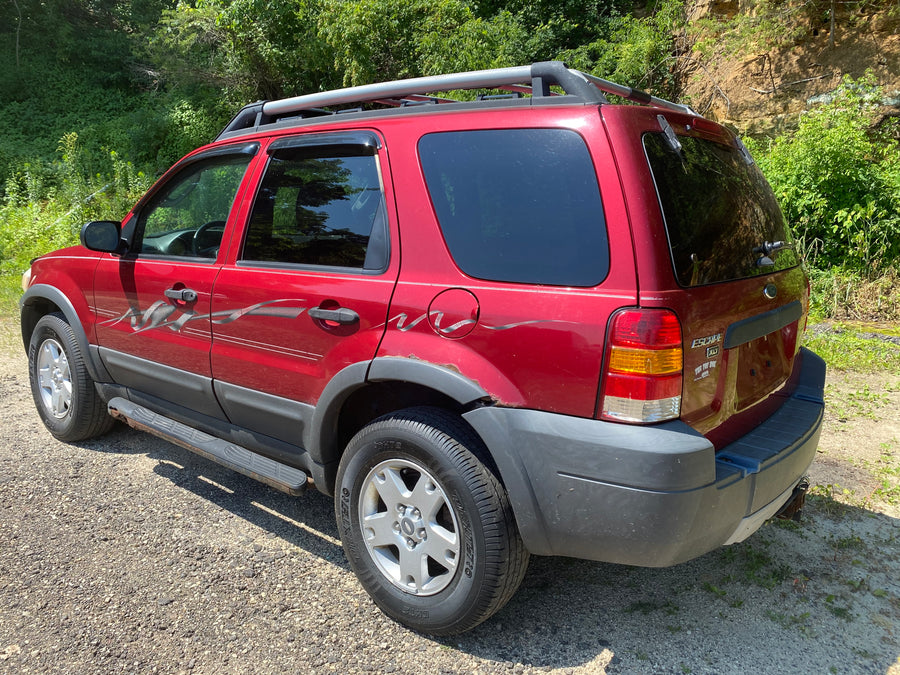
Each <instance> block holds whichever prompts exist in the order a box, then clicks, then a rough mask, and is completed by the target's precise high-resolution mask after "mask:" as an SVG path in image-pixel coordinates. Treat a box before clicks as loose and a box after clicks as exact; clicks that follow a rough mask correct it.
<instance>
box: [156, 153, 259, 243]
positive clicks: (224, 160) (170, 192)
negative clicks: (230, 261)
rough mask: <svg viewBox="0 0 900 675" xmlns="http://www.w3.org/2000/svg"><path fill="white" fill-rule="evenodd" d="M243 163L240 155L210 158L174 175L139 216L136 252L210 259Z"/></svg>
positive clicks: (231, 201) (217, 241) (226, 217)
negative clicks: (138, 239)
mask: <svg viewBox="0 0 900 675" xmlns="http://www.w3.org/2000/svg"><path fill="white" fill-rule="evenodd" d="M249 163H250V158H249V157H247V156H246V155H235V156H228V157H216V158H213V159H209V160H206V161H202V160H201V161H199V162H197V163H195V164H192V165H190V166H188V167H187V168H186V169H185V170H184V171H182V172H181V173H180V174H178V175H176V176H175V177H174V178H173V179H172V180H170V181H169V182H168V183H167V184H166V185H165V186H163V188H162V190H160V192H159V193H157V194H156V195H154V197H153V199H152V200H151V202H150V203H149V204H148V205H147V206H146V207H145V208H144V209H143V211H142V213H141V224H142V225H143V235H142V239H141V246H140V249H139V250H140V253H141V254H142V255H143V254H158V255H167V256H188V257H194V258H208V259H215V257H216V255H217V254H218V251H219V245H220V244H221V241H222V235H223V234H224V232H225V221H226V220H227V219H228V213H229V211H231V207H232V204H233V203H234V198H235V195H236V194H237V190H238V187H239V186H240V184H241V179H242V178H243V177H244V172H245V171H246V169H247V165H248V164H249Z"/></svg>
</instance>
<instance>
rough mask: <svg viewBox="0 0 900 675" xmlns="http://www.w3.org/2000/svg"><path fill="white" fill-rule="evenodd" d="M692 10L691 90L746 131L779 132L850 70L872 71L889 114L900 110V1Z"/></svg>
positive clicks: (715, 4) (698, 3) (704, 1)
mask: <svg viewBox="0 0 900 675" xmlns="http://www.w3.org/2000/svg"><path fill="white" fill-rule="evenodd" d="M831 7H834V8H835V16H834V18H835V21H834V28H833V30H832V25H831V19H830V16H831V15H830V12H831ZM688 17H689V21H690V23H689V28H688V30H687V32H686V36H685V40H684V44H685V45H688V48H687V49H686V51H685V53H684V54H682V59H681V63H680V66H679V67H681V68H683V70H684V71H685V72H688V73H690V74H689V76H688V77H687V78H686V90H685V94H686V96H687V97H688V98H689V99H690V100H691V101H692V102H693V105H694V106H695V108H697V109H698V110H699V111H701V112H703V113H704V114H706V115H708V116H710V117H713V118H714V119H717V120H720V121H726V122H729V123H731V124H734V125H735V126H736V127H738V128H739V129H740V130H741V131H742V132H744V133H770V134H771V133H778V132H781V131H783V130H784V129H786V128H790V127H793V126H796V123H797V117H798V115H799V114H800V113H801V112H802V111H803V110H805V109H807V108H808V107H809V105H810V101H811V100H816V97H821V96H823V95H827V94H828V92H831V91H834V89H836V88H837V86H838V85H839V84H840V82H841V78H842V77H843V76H844V75H849V76H851V77H852V78H854V79H858V78H860V77H862V76H863V75H864V74H865V73H866V71H871V72H872V73H873V74H874V76H875V79H876V81H877V84H879V85H880V86H881V88H882V92H883V94H884V102H885V103H886V105H885V107H884V108H883V109H882V113H883V114H884V115H890V116H900V9H898V8H897V6H896V3H888V2H871V3H845V2H835V3H830V2H828V1H827V0H793V1H791V2H779V3H763V2H759V1H756V2H746V1H738V0H694V2H692V3H690V4H689V8H688Z"/></svg>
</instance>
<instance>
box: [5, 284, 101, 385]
mask: <svg viewBox="0 0 900 675" xmlns="http://www.w3.org/2000/svg"><path fill="white" fill-rule="evenodd" d="M38 302H48V303H52V304H53V305H55V306H56V307H57V308H58V310H59V311H60V312H62V314H63V316H64V317H65V318H66V321H67V322H68V324H69V325H70V326H71V327H72V331H73V332H74V333H75V340H76V341H77V342H78V347H79V348H80V349H81V353H82V354H84V357H85V359H84V360H85V364H86V365H87V368H88V373H89V374H90V376H91V379H93V380H94V381H95V382H109V381H110V377H109V373H107V372H106V368H104V367H103V365H102V364H101V363H99V361H98V359H97V353H96V350H92V349H91V345H90V343H89V342H88V339H87V334H86V333H85V331H84V325H83V324H82V323H81V319H79V318H78V312H76V311H75V306H74V305H73V304H72V301H71V300H69V298H68V297H67V296H66V294H65V293H63V292H62V291H61V290H59V289H58V288H56V287H55V286H49V285H47V284H35V285H34V286H32V287H31V288H29V289H28V290H27V291H25V294H24V295H23V296H22V297H21V298H20V299H19V312H20V317H19V320H20V325H21V330H22V344H23V345H24V347H25V352H26V353H27V352H28V346H29V344H30V343H31V334H32V332H33V331H34V326H35V324H37V322H38V321H40V319H41V317H42V316H43V313H40V312H38V311H37V310H35V309H33V308H32V307H33V305H35V304H36V303H38Z"/></svg>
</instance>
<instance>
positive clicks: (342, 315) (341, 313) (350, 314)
mask: <svg viewBox="0 0 900 675" xmlns="http://www.w3.org/2000/svg"><path fill="white" fill-rule="evenodd" d="M307 313H308V314H309V315H310V316H311V317H312V318H313V319H319V320H320V321H334V322H335V323H340V324H344V325H347V324H351V323H356V322H357V321H359V314H357V313H356V312H354V311H353V310H352V309H348V308H347V307H340V308H338V309H322V308H320V307H313V308H312V309H310V310H309V312H307Z"/></svg>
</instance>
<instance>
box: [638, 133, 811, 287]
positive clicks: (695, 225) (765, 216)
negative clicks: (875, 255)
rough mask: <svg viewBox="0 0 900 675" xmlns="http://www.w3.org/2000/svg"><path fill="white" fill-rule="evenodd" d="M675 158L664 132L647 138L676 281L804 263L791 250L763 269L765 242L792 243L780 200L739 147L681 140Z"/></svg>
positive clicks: (693, 282)
mask: <svg viewBox="0 0 900 675" xmlns="http://www.w3.org/2000/svg"><path fill="white" fill-rule="evenodd" d="M678 140H679V141H680V142H681V144H682V150H681V151H680V152H676V151H674V150H673V149H671V148H670V147H669V145H668V144H667V143H666V140H665V137H664V136H663V134H661V133H649V134H645V135H644V149H645V150H646V152H647V159H648V161H649V162H650V169H651V171H652V172H653V178H654V181H655V182H656V190H657V193H658V194H659V201H660V205H661V206H662V211H663V217H664V219H665V223H666V230H667V232H668V237H669V247H670V248H671V251H672V262H673V265H674V268H675V276H676V277H677V279H678V283H680V284H681V285H682V286H699V285H703V284H712V283H716V282H720V281H730V280H733V279H744V278H747V277H753V276H756V275H760V274H770V273H771V272H773V271H778V270H782V269H786V268H789V267H793V266H795V265H797V264H798V262H799V260H798V256H797V254H796V252H795V251H794V250H792V249H790V248H785V249H782V250H780V251H777V252H775V253H772V254H771V255H770V256H769V257H770V259H771V260H772V261H773V262H774V263H775V264H774V265H773V266H760V265H759V264H758V263H757V260H759V258H760V257H761V255H762V254H761V253H759V252H754V249H755V248H757V247H759V246H761V245H763V244H764V243H765V242H777V241H783V242H791V241H792V239H791V236H790V232H789V231H788V229H787V227H786V226H785V224H784V218H783V217H782V215H781V209H780V208H779V206H778V203H777V202H776V201H775V195H774V194H773V193H772V189H771V188H770V187H769V184H768V183H767V182H766V179H765V178H764V177H763V175H762V173H761V172H760V170H759V169H758V168H757V166H756V165H755V164H748V163H747V162H746V161H745V159H744V156H743V154H741V152H740V151H739V150H738V148H737V146H735V145H723V144H721V143H716V142H714V141H710V140H704V139H700V138H694V137H687V136H679V137H678Z"/></svg>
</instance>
